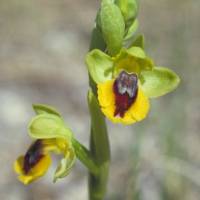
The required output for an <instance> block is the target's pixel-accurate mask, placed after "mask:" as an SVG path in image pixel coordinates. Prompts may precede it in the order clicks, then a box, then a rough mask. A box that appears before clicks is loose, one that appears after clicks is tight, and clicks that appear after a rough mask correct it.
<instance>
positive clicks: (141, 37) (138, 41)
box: [130, 35, 144, 49]
mask: <svg viewBox="0 0 200 200" xmlns="http://www.w3.org/2000/svg"><path fill="white" fill-rule="evenodd" d="M132 46H135V47H140V48H142V49H144V35H138V36H137V37H136V38H135V40H134V41H133V42H132V44H131V45H130V47H132Z"/></svg>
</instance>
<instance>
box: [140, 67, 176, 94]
mask: <svg viewBox="0 0 200 200" xmlns="http://www.w3.org/2000/svg"><path fill="white" fill-rule="evenodd" d="M140 82H141V87H142V89H143V91H144V93H145V94H146V95H147V96H148V97H159V96H162V95H164V94H166V93H168V92H171V91H172V90H174V89H175V88H176V87H177V86H178V84H179V82H180V78H179V77H178V76H177V75H176V74H175V73H174V72H173V71H172V70H170V69H167V68H164V67H155V68H154V69H153V70H152V71H143V72H142V73H141V76H140Z"/></svg>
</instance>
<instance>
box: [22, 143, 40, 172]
mask: <svg viewBox="0 0 200 200" xmlns="http://www.w3.org/2000/svg"><path fill="white" fill-rule="evenodd" d="M43 156H44V155H43V154H42V141H41V140H36V141H35V142H34V143H33V144H32V146H31V147H30V148H29V149H28V151H27V152H26V154H25V156H24V166H23V170H24V172H25V174H27V173H28V172H29V171H30V170H31V168H33V167H34V166H35V165H36V164H37V163H38V162H39V161H40V159H41V158H42V157H43Z"/></svg>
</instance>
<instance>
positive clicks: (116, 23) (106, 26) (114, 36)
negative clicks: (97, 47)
mask: <svg viewBox="0 0 200 200" xmlns="http://www.w3.org/2000/svg"><path fill="white" fill-rule="evenodd" d="M100 26H101V31H102V34H103V38H104V40H105V42H106V44H107V48H108V52H109V54H111V55H116V54H117V53H118V52H119V51H120V49H121V47H122V43H123V37H124V33H125V23H124V19H123V16H122V14H121V11H120V9H119V8H118V6H116V5H115V4H114V3H112V1H108V0H103V1H102V5H101V10H100Z"/></svg>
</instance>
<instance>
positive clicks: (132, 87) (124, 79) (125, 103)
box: [113, 71, 138, 117]
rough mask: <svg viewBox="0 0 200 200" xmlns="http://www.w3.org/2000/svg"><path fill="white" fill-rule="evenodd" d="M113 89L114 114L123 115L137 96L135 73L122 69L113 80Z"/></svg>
mask: <svg viewBox="0 0 200 200" xmlns="http://www.w3.org/2000/svg"><path fill="white" fill-rule="evenodd" d="M113 91H114V94H115V113H114V116H117V115H119V116H120V117H123V116H124V114H125V112H126V111H127V110H128V109H129V108H130V106H131V105H132V104H133V103H134V101H135V99H136V97H137V91H138V78H137V75H136V74H133V73H132V74H129V73H127V72H125V71H122V72H121V73H120V74H119V76H118V77H117V78H116V80H115V82H114V85H113Z"/></svg>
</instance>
